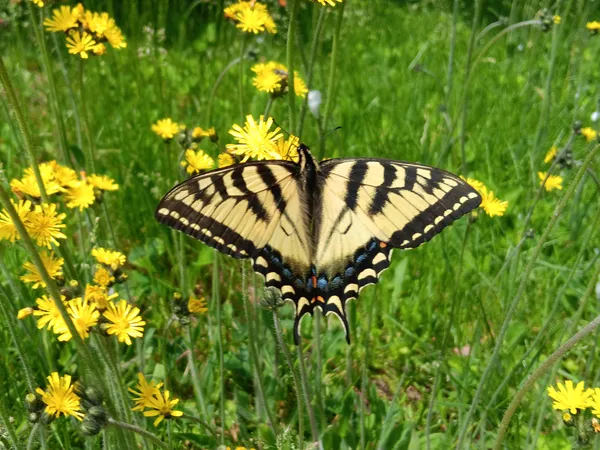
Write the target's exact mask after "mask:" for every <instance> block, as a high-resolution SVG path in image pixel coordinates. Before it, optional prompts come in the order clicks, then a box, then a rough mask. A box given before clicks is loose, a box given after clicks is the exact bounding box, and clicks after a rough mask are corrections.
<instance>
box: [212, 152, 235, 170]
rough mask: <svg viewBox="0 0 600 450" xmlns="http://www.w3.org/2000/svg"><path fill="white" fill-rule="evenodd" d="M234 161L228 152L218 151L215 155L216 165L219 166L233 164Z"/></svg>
mask: <svg viewBox="0 0 600 450" xmlns="http://www.w3.org/2000/svg"><path fill="white" fill-rule="evenodd" d="M235 163H236V162H235V159H234V157H233V156H231V155H230V154H229V153H220V154H219V156H218V157H217V165H218V166H219V168H223V167H228V166H233V165H234V164H235Z"/></svg>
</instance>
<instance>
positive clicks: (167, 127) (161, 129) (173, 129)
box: [152, 117, 181, 141]
mask: <svg viewBox="0 0 600 450" xmlns="http://www.w3.org/2000/svg"><path fill="white" fill-rule="evenodd" d="M180 129H181V126H180V125H179V124H178V123H177V122H173V121H172V120H171V118H170V117H167V118H166V119H160V120H159V121H158V122H156V123H155V124H153V125H152V131H154V132H155V133H156V134H158V135H159V136H160V137H161V138H162V139H164V140H165V141H170V140H171V139H173V137H174V136H175V134H177V133H179V130H180Z"/></svg>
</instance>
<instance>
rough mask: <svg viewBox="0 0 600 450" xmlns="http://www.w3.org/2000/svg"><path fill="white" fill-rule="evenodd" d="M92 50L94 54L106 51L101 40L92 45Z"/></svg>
mask: <svg viewBox="0 0 600 450" xmlns="http://www.w3.org/2000/svg"><path fill="white" fill-rule="evenodd" d="M92 51H93V52H94V55H104V54H105V53H106V45H104V44H103V43H102V42H101V43H99V44H96V45H94V48H93V49H92Z"/></svg>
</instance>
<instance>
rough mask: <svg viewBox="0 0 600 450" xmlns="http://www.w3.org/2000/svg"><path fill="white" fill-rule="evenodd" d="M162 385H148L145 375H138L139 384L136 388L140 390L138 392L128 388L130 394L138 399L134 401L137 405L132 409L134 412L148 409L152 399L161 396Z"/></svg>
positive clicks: (152, 383) (152, 382) (151, 383)
mask: <svg viewBox="0 0 600 450" xmlns="http://www.w3.org/2000/svg"><path fill="white" fill-rule="evenodd" d="M162 385H163V384H162V383H158V384H154V381H151V382H150V383H148V382H147V381H146V378H144V374H143V373H141V372H140V373H138V384H137V386H136V388H137V389H138V390H137V391H136V390H134V389H131V388H128V390H129V392H131V393H132V394H135V395H137V398H134V399H133V401H134V402H135V403H136V405H135V406H134V407H133V408H131V409H132V411H141V410H143V409H144V408H146V407H147V405H148V404H149V401H150V399H151V398H152V397H153V396H154V395H155V394H160V391H159V389H160V388H161V386H162Z"/></svg>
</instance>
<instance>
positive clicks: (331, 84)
mask: <svg viewBox="0 0 600 450" xmlns="http://www.w3.org/2000/svg"><path fill="white" fill-rule="evenodd" d="M345 6H346V2H342V3H340V4H339V5H338V6H337V8H336V9H338V17H337V21H336V23H335V31H334V33H333V47H332V48H331V62H330V64H329V81H328V82H327V100H326V101H325V110H324V111H323V115H322V117H321V126H320V128H321V130H326V129H327V121H328V120H329V116H330V115H331V108H332V107H333V97H334V95H333V93H334V89H335V81H336V78H335V72H336V70H335V69H336V63H337V58H338V52H339V51H340V31H341V29H342V19H343V17H344V7H345ZM324 156H325V141H324V140H322V141H321V146H320V147H319V160H322V159H323V157H324Z"/></svg>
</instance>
